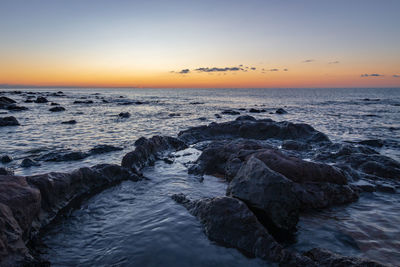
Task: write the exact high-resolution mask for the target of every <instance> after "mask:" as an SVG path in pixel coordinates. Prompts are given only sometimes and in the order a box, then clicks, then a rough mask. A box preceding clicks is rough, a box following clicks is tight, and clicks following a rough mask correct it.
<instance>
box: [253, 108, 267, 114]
mask: <svg viewBox="0 0 400 267" xmlns="http://www.w3.org/2000/svg"><path fill="white" fill-rule="evenodd" d="M249 112H250V113H262V112H267V111H266V110H265V109H256V108H251V109H249Z"/></svg>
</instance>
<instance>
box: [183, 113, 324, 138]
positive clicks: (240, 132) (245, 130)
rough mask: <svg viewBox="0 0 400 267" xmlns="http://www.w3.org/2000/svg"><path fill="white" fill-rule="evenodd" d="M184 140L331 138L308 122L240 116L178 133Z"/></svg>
mask: <svg viewBox="0 0 400 267" xmlns="http://www.w3.org/2000/svg"><path fill="white" fill-rule="evenodd" d="M178 136H179V137H180V138H181V139H182V140H184V141H186V142H189V143H196V142H200V141H205V140H221V139H233V138H240V137H241V138H248V139H259V140H263V139H269V138H273V139H280V140H287V139H290V140H300V141H302V142H329V138H328V137H327V136H326V135H325V134H323V133H321V132H319V131H317V130H315V129H314V128H313V127H311V126H310V125H308V124H303V123H299V124H295V123H290V122H285V121H284V122H275V121H273V120H271V119H263V120H256V119H254V118H253V117H251V116H246V117H238V118H237V119H236V120H235V121H230V122H224V123H211V124H209V125H207V126H198V127H192V128H189V129H188V130H185V131H182V132H180V133H179V135H178Z"/></svg>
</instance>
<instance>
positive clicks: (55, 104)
mask: <svg viewBox="0 0 400 267" xmlns="http://www.w3.org/2000/svg"><path fill="white" fill-rule="evenodd" d="M59 105H60V104H58V103H56V102H51V104H50V106H59Z"/></svg>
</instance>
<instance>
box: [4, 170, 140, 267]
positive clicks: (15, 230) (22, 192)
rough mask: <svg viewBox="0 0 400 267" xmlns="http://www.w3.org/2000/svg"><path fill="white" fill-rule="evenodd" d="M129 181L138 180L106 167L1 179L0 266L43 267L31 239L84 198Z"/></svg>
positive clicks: (131, 175) (136, 177) (130, 175)
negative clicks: (33, 253)
mask: <svg viewBox="0 0 400 267" xmlns="http://www.w3.org/2000/svg"><path fill="white" fill-rule="evenodd" d="M128 179H129V180H133V181H137V180H138V179H139V177H138V176H136V175H135V174H132V173H131V172H129V171H128V170H126V169H124V168H122V167H120V166H117V165H107V164H103V165H96V166H94V167H92V168H81V169H78V170H76V171H73V172H71V173H48V174H42V175H35V176H27V177H23V176H0V244H1V246H0V266H25V265H27V266H42V265H41V264H40V261H39V260H37V259H34V258H33V256H32V255H31V253H30V251H29V250H28V248H27V247H26V243H27V242H28V241H29V239H30V238H33V237H35V236H36V235H37V234H38V232H39V231H40V229H42V228H43V227H44V226H46V225H48V224H49V223H50V222H51V221H52V220H53V219H54V218H56V216H57V215H59V214H60V212H62V211H63V210H65V209H68V208H69V207H71V206H73V205H75V204H77V203H79V201H80V200H81V199H82V198H83V197H87V196H89V195H92V194H94V193H97V192H98V191H100V190H102V189H104V188H105V187H108V186H111V185H115V184H116V183H118V182H121V181H123V180H128ZM34 264H36V265H34Z"/></svg>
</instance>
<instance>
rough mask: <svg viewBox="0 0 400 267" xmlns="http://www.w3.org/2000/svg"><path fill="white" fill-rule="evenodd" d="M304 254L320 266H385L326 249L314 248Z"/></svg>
mask: <svg viewBox="0 0 400 267" xmlns="http://www.w3.org/2000/svg"><path fill="white" fill-rule="evenodd" d="M304 255H305V256H306V257H308V258H310V259H312V260H313V261H315V262H316V263H318V266H338V267H339V266H349V267H384V266H385V265H383V264H381V263H378V262H375V261H372V260H366V259H360V258H356V257H348V256H342V255H338V254H335V253H333V252H330V251H328V250H326V249H322V248H314V249H311V250H309V251H307V252H305V253H304Z"/></svg>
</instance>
